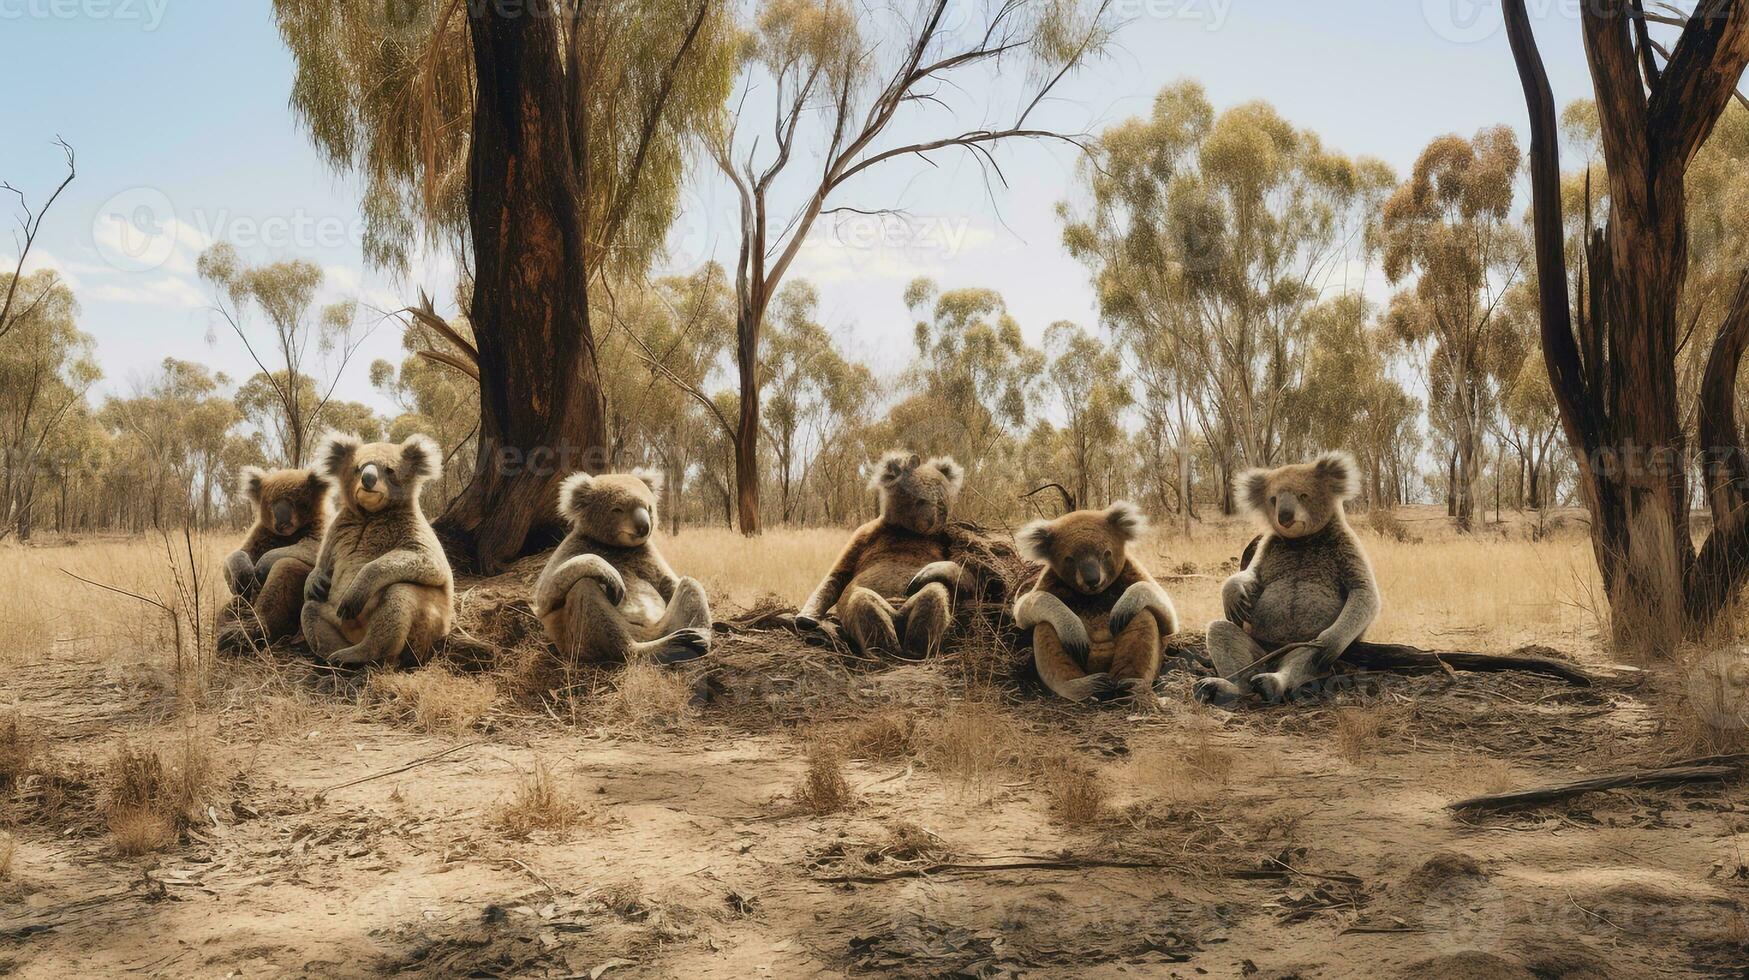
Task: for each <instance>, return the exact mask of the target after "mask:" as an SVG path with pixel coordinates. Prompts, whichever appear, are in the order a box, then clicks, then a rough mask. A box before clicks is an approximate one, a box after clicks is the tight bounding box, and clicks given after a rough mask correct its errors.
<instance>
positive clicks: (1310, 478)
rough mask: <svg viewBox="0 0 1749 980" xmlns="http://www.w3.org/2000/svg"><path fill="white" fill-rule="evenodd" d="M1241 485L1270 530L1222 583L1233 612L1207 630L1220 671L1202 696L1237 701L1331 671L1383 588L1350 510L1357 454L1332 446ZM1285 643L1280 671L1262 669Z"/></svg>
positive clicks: (1275, 695)
mask: <svg viewBox="0 0 1749 980" xmlns="http://www.w3.org/2000/svg"><path fill="white" fill-rule="evenodd" d="M1239 488H1240V494H1241V497H1242V498H1243V501H1244V503H1245V506H1246V507H1248V508H1249V509H1250V510H1251V511H1252V512H1253V513H1255V514H1257V515H1258V517H1260V518H1261V519H1262V521H1263V523H1264V525H1265V530H1264V533H1263V537H1262V540H1261V541H1260V542H1259V543H1258V545H1257V548H1256V552H1255V553H1254V554H1253V555H1252V556H1251V561H1250V562H1249V563H1248V564H1247V565H1246V566H1245V568H1244V569H1243V570H1242V571H1240V572H1239V573H1238V574H1236V575H1234V576H1232V577H1231V578H1229V579H1227V581H1226V583H1225V584H1224V585H1222V587H1221V604H1222V608H1223V609H1224V610H1225V613H1226V618H1225V619H1219V620H1216V621H1214V622H1212V623H1210V624H1209V628H1208V654H1209V659H1210V660H1212V661H1213V662H1214V665H1215V670H1217V671H1219V672H1220V676H1218V677H1206V678H1203V679H1202V680H1200V681H1198V682H1197V684H1196V687H1195V689H1194V693H1195V696H1196V697H1197V698H1198V699H1199V700H1203V701H1216V700H1229V699H1232V698H1238V697H1242V696H1244V694H1245V693H1246V690H1245V687H1244V686H1242V685H1248V686H1249V688H1250V690H1252V691H1255V692H1256V693H1257V694H1260V695H1262V696H1263V697H1264V698H1265V699H1267V700H1270V701H1277V700H1280V699H1281V698H1282V697H1284V696H1286V695H1290V694H1293V693H1294V692H1296V691H1298V690H1300V689H1301V688H1302V687H1304V686H1305V685H1307V684H1309V683H1310V682H1312V681H1314V680H1316V679H1317V678H1319V677H1320V676H1322V675H1323V674H1325V673H1326V672H1328V671H1329V670H1330V668H1331V667H1332V666H1333V665H1334V664H1335V663H1336V659H1337V658H1338V657H1340V656H1342V652H1343V651H1344V650H1346V649H1348V645H1349V644H1351V643H1353V642H1354V641H1355V640H1357V639H1359V638H1360V635H1361V634H1362V633H1363V632H1365V631H1366V628H1367V627H1368V626H1369V625H1371V624H1372V621H1373V619H1374V618H1375V617H1376V616H1378V613H1379V589H1378V585H1377V584H1376V583H1375V582H1374V581H1373V573H1372V564H1371V563H1370V562H1368V561H1367V558H1366V552H1365V551H1364V550H1363V549H1362V548H1361V546H1360V540H1359V539H1358V538H1357V537H1355V534H1354V530H1353V529H1352V528H1350V527H1349V526H1348V516H1347V514H1345V513H1344V511H1343V507H1342V502H1343V501H1344V500H1347V499H1348V498H1350V497H1352V496H1354V494H1355V492H1356V480H1355V467H1354V459H1353V457H1351V456H1349V455H1348V454H1347V453H1335V452H1332V453H1325V454H1323V455H1322V456H1319V457H1318V458H1317V459H1316V460H1314V461H1312V462H1310V463H1298V464H1294V465H1291V466H1282V467H1279V468H1277V469H1273V470H1248V471H1246V472H1245V473H1243V474H1241V475H1240V477H1239ZM1283 647H1286V648H1287V650H1286V651H1285V653H1283V654H1282V655H1281V658H1280V665H1279V667H1277V669H1275V670H1274V671H1269V672H1264V673H1259V672H1257V671H1258V667H1257V664H1258V661H1260V660H1262V659H1264V658H1265V656H1266V655H1267V654H1269V653H1272V652H1280V651H1281V650H1282V648H1283Z"/></svg>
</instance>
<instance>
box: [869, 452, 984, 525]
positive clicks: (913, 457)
mask: <svg viewBox="0 0 1749 980" xmlns="http://www.w3.org/2000/svg"><path fill="white" fill-rule="evenodd" d="M965 479H966V471H965V469H964V468H963V467H961V466H960V464H958V463H956V462H954V461H953V458H952V457H949V456H938V457H936V458H935V459H932V460H930V461H929V462H927V463H925V462H924V461H923V459H922V457H920V456H918V455H917V454H916V453H908V452H904V451H902V450H896V451H894V452H890V453H888V454H886V455H885V456H882V457H881V460H880V462H879V463H876V464H875V472H874V478H873V479H871V480H870V481H869V489H871V490H874V491H875V492H876V493H878V494H880V497H881V520H883V521H886V522H887V523H888V524H894V525H897V526H899V527H902V528H905V529H907V530H910V531H915V532H916V533H918V534H939V533H941V531H942V529H943V528H945V527H947V521H948V517H949V515H950V514H951V512H952V510H953V502H954V500H955V499H956V498H958V497H959V495H960V487H961V486H962V485H963V484H964V483H965Z"/></svg>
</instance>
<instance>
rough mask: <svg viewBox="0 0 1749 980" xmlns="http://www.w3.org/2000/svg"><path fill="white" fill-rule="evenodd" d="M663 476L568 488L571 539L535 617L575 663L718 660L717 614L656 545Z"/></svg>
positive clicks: (563, 491) (547, 571)
mask: <svg viewBox="0 0 1749 980" xmlns="http://www.w3.org/2000/svg"><path fill="white" fill-rule="evenodd" d="M661 490H662V474H661V473H659V472H657V471H654V470H636V471H633V472H631V473H613V474H605V475H602V476H591V475H589V474H588V473H575V474H572V475H571V476H569V477H567V478H566V479H565V482H564V483H562V484H560V485H559V514H560V515H561V516H563V517H564V518H566V519H567V520H569V521H570V522H571V533H570V534H568V535H566V536H565V540H564V541H562V542H560V543H559V547H558V549H557V550H556V551H554V552H553V556H552V557H551V558H549V559H547V564H546V567H545V568H543V569H542V570H541V573H540V578H539V579H538V580H537V581H536V582H535V586H534V599H533V603H532V604H533V606H534V614H535V616H537V617H539V619H540V621H541V624H542V625H543V626H545V627H546V631H547V638H548V639H550V640H552V641H553V645H554V646H556V647H558V648H559V652H560V653H561V654H563V655H564V656H565V657H567V658H570V659H572V660H575V661H580V662H585V663H603V662H613V663H639V662H642V663H654V664H658V665H661V666H669V665H673V664H678V663H684V662H686V661H688V660H694V659H697V658H698V657H702V656H704V655H705V654H707V653H709V652H710V646H711V610H710V603H709V602H708V601H707V600H706V598H705V591H704V586H702V585H700V584H699V583H698V580H697V579H691V578H682V577H680V576H678V575H675V574H674V570H673V569H672V568H669V567H668V562H667V561H665V560H663V558H662V553H661V552H659V551H657V550H656V546H655V544H653V543H652V542H651V541H650V533H651V531H652V530H654V529H655V527H656V496H657V494H659V493H661Z"/></svg>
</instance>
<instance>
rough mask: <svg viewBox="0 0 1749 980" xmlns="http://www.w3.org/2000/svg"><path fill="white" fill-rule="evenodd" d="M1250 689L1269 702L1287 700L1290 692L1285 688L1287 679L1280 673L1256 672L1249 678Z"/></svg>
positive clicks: (1274, 702)
mask: <svg viewBox="0 0 1749 980" xmlns="http://www.w3.org/2000/svg"><path fill="white" fill-rule="evenodd" d="M1251 690H1252V691H1254V692H1256V694H1257V696H1258V697H1260V698H1262V699H1263V700H1265V701H1267V702H1269V703H1271V704H1276V703H1279V702H1281V701H1285V700H1287V698H1288V695H1289V694H1290V693H1292V692H1290V691H1289V690H1288V689H1287V679H1286V678H1285V677H1283V676H1282V675H1281V674H1280V673H1273V674H1258V675H1257V676H1256V677H1253V678H1251Z"/></svg>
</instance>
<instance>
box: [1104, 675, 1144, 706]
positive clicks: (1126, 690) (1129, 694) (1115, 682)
mask: <svg viewBox="0 0 1749 980" xmlns="http://www.w3.org/2000/svg"><path fill="white" fill-rule="evenodd" d="M1147 692H1148V685H1147V683H1146V682H1144V681H1143V680H1142V679H1141V678H1140V677H1122V678H1118V677H1107V678H1106V679H1105V684H1104V686H1103V687H1101V689H1100V691H1099V700H1101V701H1128V700H1130V699H1132V698H1138V697H1141V696H1142V695H1143V694H1146V693H1147Z"/></svg>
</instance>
